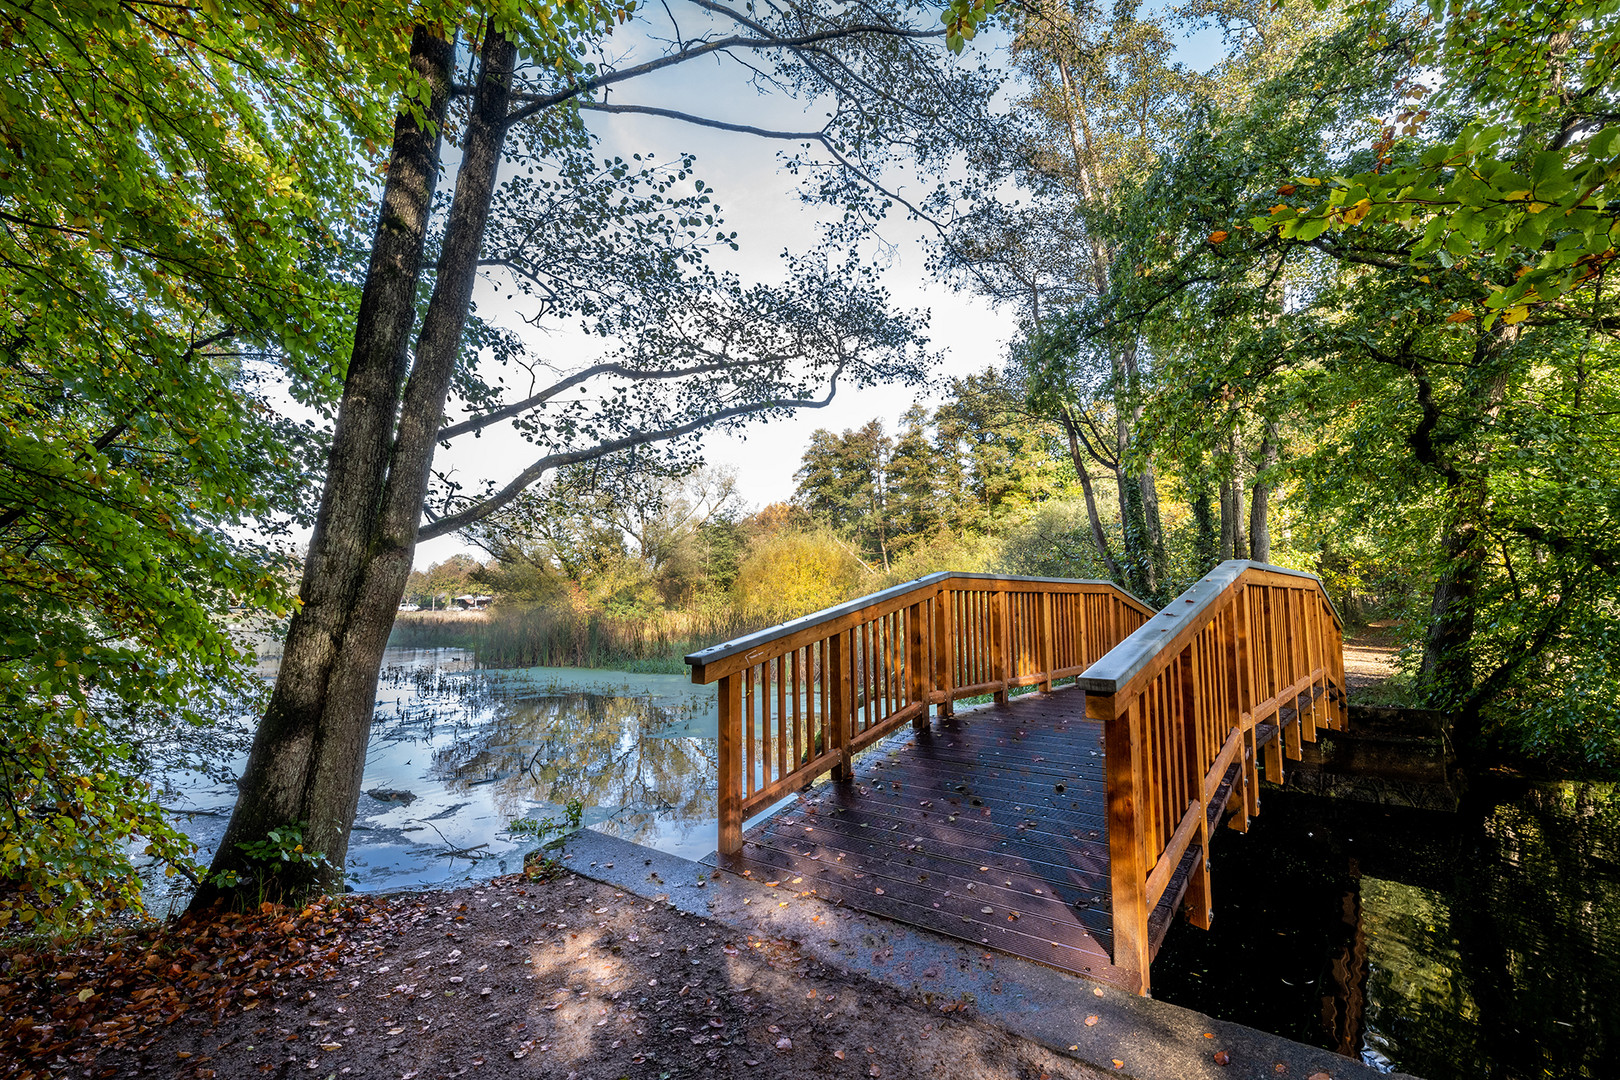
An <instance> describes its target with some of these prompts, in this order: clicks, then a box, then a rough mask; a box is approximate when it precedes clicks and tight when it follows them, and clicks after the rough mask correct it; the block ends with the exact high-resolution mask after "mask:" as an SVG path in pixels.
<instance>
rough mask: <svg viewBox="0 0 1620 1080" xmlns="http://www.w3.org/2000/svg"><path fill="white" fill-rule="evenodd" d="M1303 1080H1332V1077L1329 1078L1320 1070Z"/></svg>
mask: <svg viewBox="0 0 1620 1080" xmlns="http://www.w3.org/2000/svg"><path fill="white" fill-rule="evenodd" d="M1305 1080H1333V1077H1331V1076H1329V1075H1328V1074H1327V1073H1325V1072H1322V1071H1321V1070H1317V1071H1316V1072H1313V1073H1311V1075H1310V1076H1307V1077H1306V1078H1305Z"/></svg>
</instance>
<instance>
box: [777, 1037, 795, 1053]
mask: <svg viewBox="0 0 1620 1080" xmlns="http://www.w3.org/2000/svg"><path fill="white" fill-rule="evenodd" d="M776 1048H777V1049H778V1050H791V1049H793V1040H792V1039H790V1038H788V1037H787V1036H786V1035H784V1036H782V1037H781V1038H780V1039H777V1040H776Z"/></svg>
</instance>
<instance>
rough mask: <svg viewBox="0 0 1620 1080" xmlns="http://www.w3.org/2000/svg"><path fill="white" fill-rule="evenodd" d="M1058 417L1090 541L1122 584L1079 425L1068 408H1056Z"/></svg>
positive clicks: (1105, 564)
mask: <svg viewBox="0 0 1620 1080" xmlns="http://www.w3.org/2000/svg"><path fill="white" fill-rule="evenodd" d="M1058 417H1059V419H1060V420H1062V422H1063V431H1064V433H1065V434H1066V435H1068V437H1069V460H1070V461H1071V462H1072V463H1073V464H1074V474H1075V476H1077V477H1078V478H1079V480H1080V491H1081V493H1082V494H1084V495H1085V497H1086V521H1087V523H1088V524H1089V525H1090V526H1091V542H1092V543H1093V544H1095V545H1097V554H1098V555H1099V556H1101V557H1102V561H1103V566H1104V567H1106V568H1107V570H1108V576H1109V577H1110V578H1112V579H1113V580H1114V583H1115V584H1116V585H1120V586H1123V585H1125V576H1124V575H1123V574H1121V573H1120V569H1119V563H1118V562H1116V561H1115V560H1114V553H1113V552H1111V551H1109V550H1108V534H1107V533H1106V532H1104V531H1103V527H1102V518H1101V516H1100V515H1099V514H1098V513H1097V493H1096V492H1095V491H1093V490H1092V486H1091V470H1090V466H1091V462H1090V461H1089V460H1088V459H1087V456H1086V454H1085V452H1084V451H1083V449H1082V448H1081V441H1080V425H1079V424H1078V423H1077V422H1076V421H1075V419H1074V417H1073V416H1071V415H1069V410H1068V409H1060V410H1058Z"/></svg>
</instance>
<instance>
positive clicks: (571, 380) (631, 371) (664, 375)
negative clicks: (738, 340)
mask: <svg viewBox="0 0 1620 1080" xmlns="http://www.w3.org/2000/svg"><path fill="white" fill-rule="evenodd" d="M762 363H767V361H764V360H728V361H723V362H717V363H713V364H701V365H699V366H697V367H689V368H675V369H673V370H670V371H643V370H641V369H639V368H633V367H630V366H628V365H626V364H612V363H608V364H594V365H592V366H591V367H588V368H586V369H585V370H584V371H579V372H575V373H574V374H573V375H570V376H568V377H567V378H566V379H563V380H562V381H561V382H558V383H553V384H552V385H551V386H548V387H546V388H545V389H544V390H542V391H540V392H539V393H538V394H531V395H530V396H528V397H526V398H524V399H523V400H522V401H517V402H513V403H512V404H511V405H504V406H502V407H501V408H499V409H495V410H492V411H490V412H487V413H483V414H481V415H479V416H472V417H468V418H467V419H466V420H462V421H460V422H458V423H455V424H451V425H450V426H449V427H444V428H440V429H439V434H438V440H439V442H448V441H450V440H451V439H454V438H457V437H459V436H462V435H465V434H467V433H468V432H470V431H482V430H483V429H484V428H486V427H488V426H489V425H490V424H498V423H500V422H501V421H502V420H510V419H511V418H512V417H514V416H517V415H519V414H521V413H525V412H528V411H529V410H530V409H532V408H535V407H536V406H538V405H544V404H545V403H546V402H548V401H550V400H551V399H552V398H554V397H556V396H557V395H558V394H560V393H562V392H563V391H565V390H569V389H571V388H573V387H575V386H578V385H579V384H580V383H583V382H586V381H588V380H590V379H594V378H596V377H597V376H598V375H617V376H619V377H620V378H624V379H632V380H634V381H636V382H650V381H652V380H655V379H680V378H685V377H686V376H688V375H712V374H714V373H715V372H717V371H730V370H733V369H736V368H744V367H749V366H752V365H754V364H762Z"/></svg>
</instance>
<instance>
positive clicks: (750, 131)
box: [579, 101, 826, 143]
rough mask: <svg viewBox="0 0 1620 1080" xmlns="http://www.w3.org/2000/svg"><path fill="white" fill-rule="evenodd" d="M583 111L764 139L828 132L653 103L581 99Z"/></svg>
mask: <svg viewBox="0 0 1620 1080" xmlns="http://www.w3.org/2000/svg"><path fill="white" fill-rule="evenodd" d="M579 108H580V110H581V111H588V112H602V113H639V114H642V115H645V116H662V117H664V118H665V119H668V120H679V121H681V122H682V123H686V124H696V125H698V126H699V127H709V128H717V129H719V130H721V131H735V132H738V133H740V134H743V135H757V136H759V137H760V138H762V139H783V140H786V141H789V142H823V143H824V142H825V141H826V134H825V133H824V132H820V131H772V130H770V129H769V128H760V127H753V126H751V125H749V124H729V123H727V122H725V121H724V120H711V119H710V118H708V117H707V116H698V115H696V114H695V113H685V112H677V111H676V110H674V109H660V108H657V107H656V106H653V105H609V104H607V103H605V102H599V101H581V102H580V103H579Z"/></svg>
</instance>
